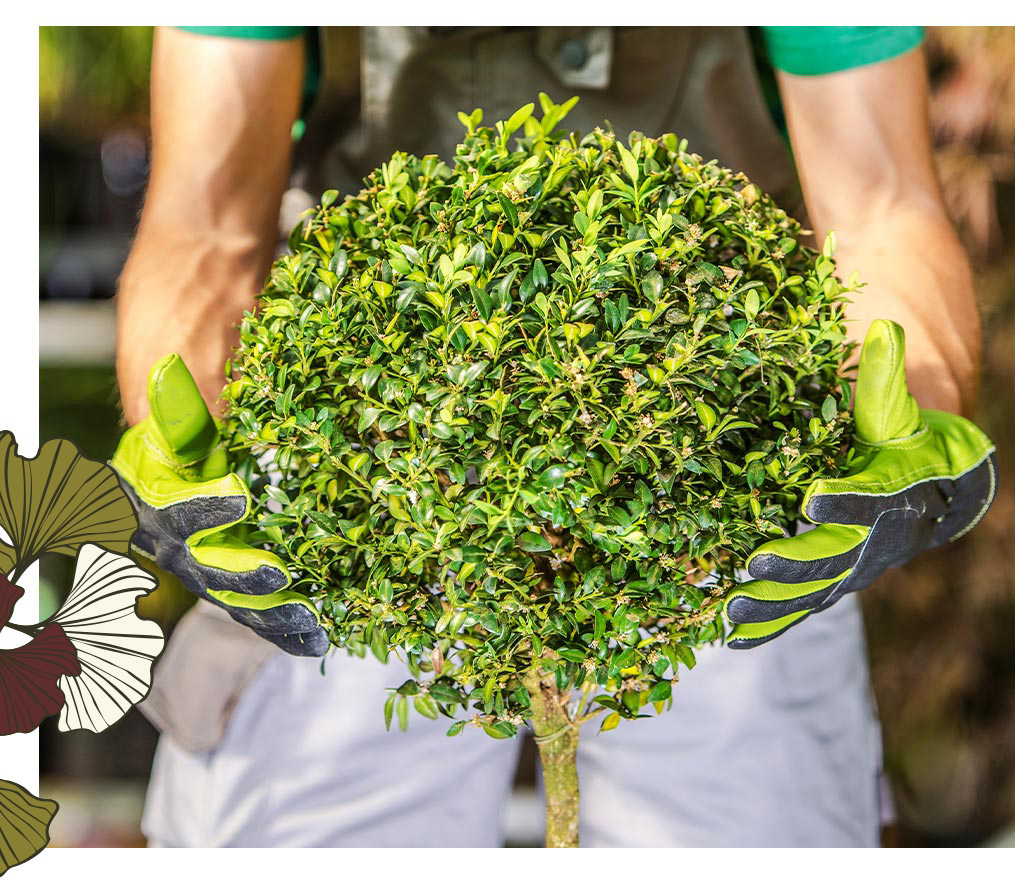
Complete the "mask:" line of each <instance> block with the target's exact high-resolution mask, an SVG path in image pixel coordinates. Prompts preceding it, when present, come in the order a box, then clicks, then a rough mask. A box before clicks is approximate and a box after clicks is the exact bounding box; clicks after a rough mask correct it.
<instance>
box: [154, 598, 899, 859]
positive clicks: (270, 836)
mask: <svg viewBox="0 0 1015 881" xmlns="http://www.w3.org/2000/svg"><path fill="white" fill-rule="evenodd" d="M207 675H208V676H209V677H214V676H215V671H214V670H213V669H209V670H208V671H207ZM406 678H407V674H406V671H405V670H404V669H401V668H400V666H399V665H397V664H394V663H392V664H388V665H382V664H380V663H378V662H377V661H376V660H375V659H373V657H369V658H367V659H362V660H361V659H359V658H351V657H348V656H346V655H344V654H336V655H334V656H332V657H330V658H329V659H328V660H327V663H326V667H325V675H324V676H322V675H321V672H320V661H318V660H311V659H306V658H294V657H291V656H289V655H285V654H283V653H281V652H278V653H277V654H274V655H273V656H272V657H271V659H270V660H269V661H268V662H267V663H266V664H265V665H264V666H263V667H262V668H261V669H260V671H259V672H258V673H257V674H256V675H255V676H254V677H253V679H252V680H251V682H250V683H249V684H248V685H247V686H246V688H245V690H244V691H243V693H242V694H241V696H240V698H239V700H238V703H237V704H236V706H235V710H234V712H233V713H232V716H231V717H230V720H229V722H228V725H227V727H226V730H225V735H224V736H223V738H222V739H221V741H220V742H219V743H218V744H217V745H216V746H215V747H214V748H213V749H210V750H207V751H203V752H196V753H195V752H188V751H187V750H186V749H184V748H183V747H181V746H180V745H179V744H178V743H176V742H175V741H174V740H173V739H171V737H169V736H166V735H164V736H163V737H162V739H161V741H160V743H159V747H158V751H157V754H156V757H155V764H154V767H153V770H152V777H151V784H150V787H149V790H148V797H147V803H146V806H145V813H144V819H143V823H142V828H143V831H144V833H145V834H146V835H147V836H148V838H149V840H150V841H151V842H152V844H154V845H159V846H177V847H222V846H243V847H346V846H351V847H396V846H414V847H427V846H433V847H487V846H488V847H493V846H499V845H500V844H501V843H502V831H501V819H502V811H503V807H504V805H505V803H506V800H507V798H508V795H509V792H510V788H511V783H512V779H513V776H514V773H515V766H516V763H517V759H518V753H519V747H520V742H519V740H517V739H515V740H493V739H491V738H489V737H488V736H487V735H486V734H484V733H483V732H482V731H480V730H478V729H475V728H473V727H472V726H466V729H465V732H464V733H463V734H462V735H460V736H458V737H452V738H449V737H447V736H445V731H446V729H447V725H448V724H449V721H448V720H446V719H444V718H443V717H442V718H441V721H439V722H431V721H430V720H429V719H425V718H423V717H422V716H419V715H418V714H416V713H415V712H413V713H412V714H411V719H410V724H409V730H408V732H407V733H402V732H400V731H398V730H397V727H396V726H393V730H392V731H391V732H387V731H385V729H384V720H383V714H382V706H383V703H384V700H385V698H386V696H387V695H386V692H385V686H397V685H399V684H401V682H403V681H404V680H405V679H406ZM673 693H674V703H673V708H672V709H671V710H669V711H668V712H665V713H663V714H662V715H661V716H659V717H656V718H651V719H640V720H637V721H633V722H622V723H621V725H620V727H619V728H617V729H615V730H613V731H610V732H607V733H605V734H602V735H599V734H597V733H596V729H597V727H598V725H597V723H594V722H593V723H590V724H589V726H588V727H587V728H586V729H584V730H583V731H582V734H581V742H580V746H579V759H578V764H579V780H580V786H581V808H580V823H581V829H580V834H581V840H582V845H583V846H591V847H618V846H656V847H660V846H661V847H668V846H682V847H688V846H713V847H730V846H783V847H799V846H827V847H836V846H875V845H876V844H877V843H878V838H879V816H880V814H879V805H878V792H879V786H878V780H877V778H878V774H879V771H880V762H881V742H880V729H879V726H878V723H877V720H876V717H875V714H874V710H873V702H872V698H871V693H870V688H869V681H868V671H867V664H866V656H865V646H864V639H863V631H862V624H861V620H860V615H859V610H858V606H857V603H856V600H855V597H854V596H847V597H845V598H843V599H842V600H841V601H840V602H839V603H838V604H837V605H835V606H833V607H832V608H831V609H829V610H828V611H826V612H823V613H821V614H819V615H815V616H812V617H811V618H810V619H809V620H807V621H805V622H803V623H802V624H800V625H799V626H797V627H794V628H792V629H791V630H789V631H788V632H787V633H785V634H783V635H782V636H780V637H779V638H777V639H775V640H773V641H772V642H770V643H767V644H765V645H762V646H759V647H758V648H754V649H749V650H746V651H734V650H731V649H727V648H724V647H711V648H708V649H704V650H702V651H700V652H699V653H698V665H697V666H696V667H695V669H694V670H691V671H687V670H683V669H682V670H681V672H680V681H679V683H678V684H677V685H676V687H675V688H674V692H673ZM469 712H470V713H471V710H470V711H469Z"/></svg>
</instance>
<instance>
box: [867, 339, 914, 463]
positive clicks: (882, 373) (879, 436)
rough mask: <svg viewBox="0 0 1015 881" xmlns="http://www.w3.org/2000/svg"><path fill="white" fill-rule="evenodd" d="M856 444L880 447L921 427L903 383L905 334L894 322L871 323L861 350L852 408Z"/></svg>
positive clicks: (912, 401)
mask: <svg viewBox="0 0 1015 881" xmlns="http://www.w3.org/2000/svg"><path fill="white" fill-rule="evenodd" d="M853 418H854V420H855V423H856V436H857V440H858V441H860V442H861V443H866V444H882V443H885V442H886V441H892V440H895V439H897V438H904V437H909V436H910V435H912V434H914V433H915V432H916V431H917V430H918V429H919V427H920V408H919V406H917V403H916V401H915V400H914V398H913V396H912V395H911V394H910V393H909V385H908V384H907V382H906V334H905V331H903V329H902V327H901V325H899V324H897V323H896V322H894V321H885V320H883V319H878V320H877V321H874V322H872V324H871V326H870V329H869V330H868V331H867V336H866V337H865V339H864V341H863V348H861V350H860V364H859V366H858V368H857V372H856V397H855V405H854V407H853Z"/></svg>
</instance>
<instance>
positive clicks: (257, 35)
mask: <svg viewBox="0 0 1015 881" xmlns="http://www.w3.org/2000/svg"><path fill="white" fill-rule="evenodd" d="M180 30H181V31H189V32H190V33H192V34H203V35H204V36H206V37H236V38H237V39H242V40H291V39H292V38H293V37H300V36H302V35H303V32H304V31H305V30H306V28H304V27H287V26H282V25H275V26H264V27H233V28H226V27H222V28H217V27H207V28H184V27H181V28H180Z"/></svg>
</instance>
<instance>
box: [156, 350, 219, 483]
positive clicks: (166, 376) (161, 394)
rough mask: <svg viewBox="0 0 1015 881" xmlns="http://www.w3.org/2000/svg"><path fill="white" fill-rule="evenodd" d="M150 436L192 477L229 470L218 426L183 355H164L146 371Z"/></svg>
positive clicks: (215, 475)
mask: <svg viewBox="0 0 1015 881" xmlns="http://www.w3.org/2000/svg"><path fill="white" fill-rule="evenodd" d="M148 406H149V408H150V410H151V417H150V419H151V424H152V427H153V432H152V434H153V435H154V437H153V438H152V440H153V441H154V442H155V443H156V444H158V445H159V446H160V447H161V448H162V452H163V453H164V454H165V455H166V456H167V457H168V458H169V459H170V460H171V461H172V462H173V464H174V465H176V466H178V467H181V468H182V469H184V471H185V472H187V476H189V477H190V478H191V479H192V480H201V481H204V480H214V479H216V478H219V477H223V476H224V475H225V474H227V473H228V472H229V464H228V461H227V458H226V454H225V451H224V450H222V449H221V448H220V447H219V440H220V436H219V430H218V426H217V425H216V424H215V420H214V419H213V418H212V415H211V413H210V412H209V411H208V407H207V405H206V404H205V403H204V399H203V398H202V397H201V393H200V392H199V391H198V388H197V383H195V382H194V377H193V376H191V375H190V371H189V370H188V369H187V365H186V364H184V362H183V359H182V358H181V357H180V356H179V355H176V354H173V355H166V356H165V357H164V358H161V359H160V360H159V361H157V362H156V363H155V366H154V367H152V370H151V373H150V374H149V375H148Z"/></svg>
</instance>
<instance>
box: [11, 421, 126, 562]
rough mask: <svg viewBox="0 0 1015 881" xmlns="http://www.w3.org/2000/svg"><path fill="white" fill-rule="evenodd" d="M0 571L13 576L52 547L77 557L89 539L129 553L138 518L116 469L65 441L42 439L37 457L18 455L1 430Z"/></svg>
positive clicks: (13, 441)
mask: <svg viewBox="0 0 1015 881" xmlns="http://www.w3.org/2000/svg"><path fill="white" fill-rule="evenodd" d="M0 527H2V528H3V530H4V532H6V533H7V536H8V538H9V540H10V541H9V543H8V542H3V541H0V572H2V573H3V574H5V575H8V574H10V573H12V572H13V573H14V575H13V577H12V580H14V581H17V579H18V576H19V575H20V574H21V572H23V571H24V570H25V569H27V568H28V566H30V565H31V564H32V563H33V562H34V561H35V560H37V559H38V558H39V557H41V556H42V555H43V554H45V553H48V552H51V551H52V552H56V553H58V554H67V555H69V556H73V555H74V554H75V553H77V549H78V548H79V547H80V546H81V545H82V544H84V543H85V542H94V543H95V544H98V545H101V546H102V547H104V548H107V549H109V550H111V551H116V552H119V553H127V551H128V550H129V542H130V537H131V535H133V534H134V531H135V530H136V529H137V518H136V516H135V514H134V509H133V507H132V506H131V504H130V501H129V500H128V498H127V496H126V494H125V493H124V492H123V490H122V489H121V488H120V484H119V481H118V480H117V477H116V473H115V472H114V471H113V469H112V468H110V467H109V466H108V465H105V464H103V463H101V462H93V461H92V460H91V459H86V458H84V456H82V455H81V454H80V453H79V452H78V451H77V449H76V448H75V446H74V445H73V444H72V443H71V442H70V441H66V440H59V439H58V440H51V441H48V442H47V443H45V444H43V446H42V448H41V449H40V450H39V453H38V455H37V456H36V457H35V458H34V459H26V458H24V457H22V456H19V455H18V452H17V444H16V442H15V440H14V435H13V434H11V433H10V432H9V431H5V432H2V433H0Z"/></svg>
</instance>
